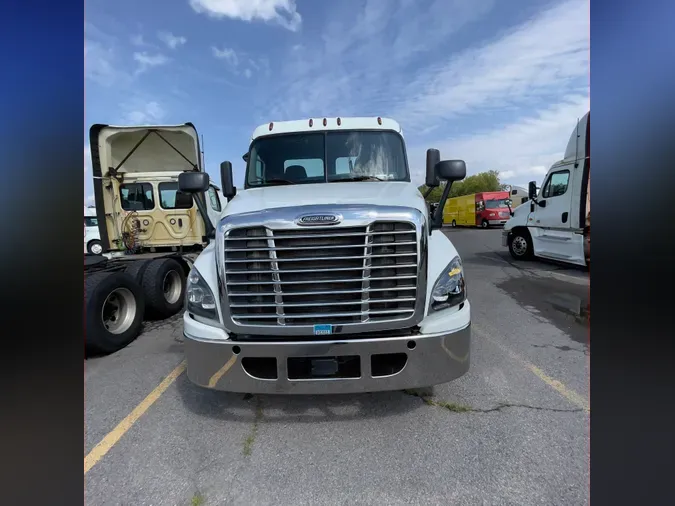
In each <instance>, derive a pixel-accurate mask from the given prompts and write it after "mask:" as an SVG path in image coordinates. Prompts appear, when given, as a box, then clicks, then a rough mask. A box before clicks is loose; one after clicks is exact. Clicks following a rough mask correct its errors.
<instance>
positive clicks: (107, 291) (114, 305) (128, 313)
mask: <svg viewBox="0 0 675 506" xmlns="http://www.w3.org/2000/svg"><path fill="white" fill-rule="evenodd" d="M84 307H85V313H86V316H85V321H86V340H85V347H86V349H87V351H90V352H95V353H105V354H107V353H113V352H115V351H117V350H119V349H122V348H124V347H125V346H127V345H128V344H129V343H130V342H131V341H133V340H134V339H136V337H138V334H139V333H140V331H141V325H142V323H143V312H144V309H145V300H144V298H143V291H142V290H141V287H140V286H139V285H138V283H136V281H134V279H133V278H132V277H131V276H129V275H128V274H126V273H124V272H99V273H96V274H92V275H91V276H88V277H87V279H86V280H85V284H84Z"/></svg>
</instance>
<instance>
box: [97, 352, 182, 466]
mask: <svg viewBox="0 0 675 506" xmlns="http://www.w3.org/2000/svg"><path fill="white" fill-rule="evenodd" d="M183 371H185V361H183V362H181V363H180V364H178V366H177V367H176V368H175V369H174V370H173V371H171V373H170V374H169V375H168V376H167V377H166V378H164V379H163V380H162V382H161V383H160V384H159V385H157V386H156V387H155V389H154V390H153V391H152V392H150V393H149V394H148V396H147V397H146V398H145V399H143V400H142V401H141V403H140V404H139V405H138V406H136V407H135V408H134V410H133V411H132V412H131V413H129V414H128V415H127V416H126V417H125V418H124V420H122V421H121V422H120V423H118V424H117V427H115V428H114V429H113V430H111V431H110V432H109V433H108V434H107V435H106V436H105V437H104V438H103V439H102V440H101V441H100V442H99V443H98V444H97V445H96V446H94V448H92V450H91V451H90V452H89V453H88V454H87V456H86V457H85V458H84V474H87V472H88V471H89V470H90V469H91V468H92V467H94V465H95V464H96V463H97V462H98V461H99V460H101V459H102V458H103V456H104V455H105V454H106V453H108V452H109V451H110V449H111V448H112V447H113V446H114V445H115V444H116V443H117V442H118V441H119V440H120V439H121V438H122V436H124V434H126V433H127V431H128V430H129V429H130V428H131V427H132V426H133V425H134V423H136V421H137V420H138V419H139V418H140V417H141V416H142V415H143V413H145V412H146V411H147V410H148V408H149V407H150V406H152V405H153V404H154V403H155V401H156V400H157V399H159V397H160V396H161V395H162V394H163V393H164V392H165V391H166V389H167V388H169V386H171V384H172V383H173V382H174V381H175V380H176V378H178V376H180V375H181V374H182V373H183Z"/></svg>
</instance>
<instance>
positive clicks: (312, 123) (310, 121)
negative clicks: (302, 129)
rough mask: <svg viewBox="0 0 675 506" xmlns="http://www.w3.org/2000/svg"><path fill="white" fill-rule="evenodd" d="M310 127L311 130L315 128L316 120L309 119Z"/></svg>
mask: <svg viewBox="0 0 675 506" xmlns="http://www.w3.org/2000/svg"><path fill="white" fill-rule="evenodd" d="M309 126H310V128H311V127H313V126H314V120H313V119H312V118H310V119H309Z"/></svg>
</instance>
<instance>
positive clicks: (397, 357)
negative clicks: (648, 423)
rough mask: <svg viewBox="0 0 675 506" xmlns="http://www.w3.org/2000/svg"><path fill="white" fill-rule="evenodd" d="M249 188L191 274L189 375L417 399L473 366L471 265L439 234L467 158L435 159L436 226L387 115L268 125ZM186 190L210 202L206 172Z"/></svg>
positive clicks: (253, 156) (238, 388)
mask: <svg viewBox="0 0 675 506" xmlns="http://www.w3.org/2000/svg"><path fill="white" fill-rule="evenodd" d="M244 159H245V160H246V171H245V175H244V183H243V188H240V189H239V191H237V190H238V189H237V188H235V186H234V184H233V177H232V165H231V163H230V162H223V163H222V164H221V180H222V186H223V193H224V195H225V197H226V198H227V199H228V205H227V207H226V208H225V210H224V212H223V214H222V217H221V219H220V221H219V222H218V224H217V226H216V233H215V236H213V237H212V238H211V240H210V242H209V244H208V246H207V247H206V248H205V249H204V250H203V251H202V252H201V253H200V255H199V257H198V258H197V260H196V261H195V263H194V265H193V267H192V270H191V271H190V274H189V276H188V284H187V295H186V307H185V312H184V315H183V323H184V335H185V356H186V360H187V373H188V377H189V378H190V380H191V381H193V382H194V383H196V384H197V385H200V386H202V387H206V388H213V389H218V390H225V391H231V392H247V393H285V394H316V393H348V392H370V391H378V390H399V389H418V391H422V392H427V393H428V391H429V388H430V387H432V386H433V385H437V384H440V383H445V382H448V381H451V380H453V379H455V378H458V377H460V376H462V375H463V374H464V373H466V372H467V370H468V369H469V360H470V357H469V351H470V344H471V309H470V304H469V301H468V300H467V296H466V282H465V278H464V270H463V267H462V261H461V259H460V257H459V255H458V253H457V250H456V249H455V247H454V246H453V245H452V243H451V241H450V240H449V239H448V238H447V237H446V236H445V235H444V234H443V232H442V231H441V230H440V229H441V227H442V214H441V213H442V210H443V203H444V202H445V200H446V199H447V197H448V193H449V191H450V187H451V185H452V182H453V181H458V180H461V179H463V178H464V177H465V175H466V166H465V163H464V162H463V161H461V160H445V161H441V160H440V154H439V152H438V150H434V149H430V150H428V151H427V166H426V185H427V186H428V187H436V186H439V184H440V182H441V181H444V182H445V188H444V192H443V196H442V198H441V203H440V205H439V206H438V207H437V209H436V211H435V213H434V214H430V212H429V208H428V205H427V203H426V202H425V200H424V198H423V196H422V194H421V193H420V192H419V191H418V189H417V187H416V185H415V184H413V183H412V182H411V179H410V170H409V166H408V160H407V155H406V148H405V143H404V140H403V136H402V132H401V128H400V126H399V125H398V123H396V122H395V121H393V120H391V119H386V118H375V117H373V118H319V119H307V120H299V121H287V122H274V123H269V124H265V125H261V126H260V127H258V128H257V129H255V131H254V132H253V135H252V137H251V141H250V145H249V148H248V151H247V153H246V154H245V155H244ZM179 185H180V189H181V191H184V192H188V193H194V194H200V193H202V192H204V191H205V190H207V188H208V185H209V177H208V175H207V174H205V173H204V172H185V173H183V174H181V175H180V176H179Z"/></svg>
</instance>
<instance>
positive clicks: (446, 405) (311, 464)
mask: <svg viewBox="0 0 675 506" xmlns="http://www.w3.org/2000/svg"><path fill="white" fill-rule="evenodd" d="M444 231H445V233H447V234H448V236H449V237H450V238H451V239H452V241H453V242H454V244H455V246H456V247H457V249H458V250H459V252H460V254H461V256H462V259H463V261H464V267H465V271H466V277H467V283H468V291H469V292H468V293H469V298H470V300H471V304H472V331H473V334H472V336H473V343H472V351H471V361H472V362H471V369H470V371H469V373H467V374H466V375H465V376H463V377H462V378H460V379H458V380H456V381H454V382H451V383H448V384H445V385H441V386H439V387H437V388H436V391H435V396H434V397H433V398H432V399H430V400H426V401H425V400H424V399H422V398H419V397H416V396H414V395H410V394H409V393H405V392H386V393H377V394H362V395H343V396H250V395H240V394H228V393H223V392H213V391H209V390H205V389H201V388H199V387H196V386H194V385H193V384H192V383H190V381H189V380H188V379H187V377H186V376H185V373H184V371H183V367H182V365H181V363H182V360H183V349H182V347H183V344H182V329H181V320H180V318H181V316H180V315H178V316H176V317H174V318H171V319H169V320H166V321H162V322H151V323H149V324H146V329H145V331H144V333H143V335H141V336H140V337H139V338H138V339H137V340H136V341H135V342H133V343H132V344H131V345H130V346H128V347H127V348H125V349H123V350H121V351H119V352H117V353H115V354H113V355H110V356H107V357H100V358H92V359H89V360H87V361H86V364H85V429H86V431H85V502H86V503H87V504H134V505H141V504H153V505H159V504H166V505H222V504H242V505H243V504H245V505H249V504H256V505H257V504H274V505H278V504H293V505H301V504H378V505H380V504H500V505H502V504H514V505H516V504H517V505H525V504H587V503H588V501H589V467H590V451H589V448H590V446H589V419H590V418H589V416H590V414H589V409H590V408H589V406H590V404H589V388H588V381H589V356H590V347H589V342H588V341H589V331H588V322H587V319H588V318H589V307H588V293H589V284H588V273H587V272H586V271H584V270H583V269H579V268H575V267H564V266H560V265H555V264H550V263H545V262H539V261H535V262H528V263H517V262H514V261H512V260H511V257H510V256H509V254H508V251H507V250H506V248H502V247H501V243H500V240H501V231H500V230H480V229H448V230H444ZM167 378H168V379H167ZM158 387H159V388H158ZM153 401H154V402H153ZM120 422H122V423H120ZM97 445H98V446H97Z"/></svg>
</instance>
